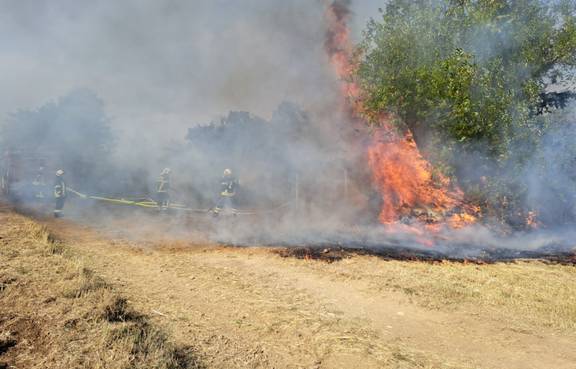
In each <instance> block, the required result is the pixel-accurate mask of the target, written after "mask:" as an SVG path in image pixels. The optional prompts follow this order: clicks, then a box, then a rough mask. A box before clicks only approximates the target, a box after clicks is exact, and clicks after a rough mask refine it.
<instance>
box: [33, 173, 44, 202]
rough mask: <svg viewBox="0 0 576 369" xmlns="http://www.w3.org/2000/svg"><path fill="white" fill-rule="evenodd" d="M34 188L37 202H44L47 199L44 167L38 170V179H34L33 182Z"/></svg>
mask: <svg viewBox="0 0 576 369" xmlns="http://www.w3.org/2000/svg"><path fill="white" fill-rule="evenodd" d="M32 186H34V197H35V198H36V199H37V200H44V198H45V197H46V193H45V191H46V179H45V178H44V167H40V168H38V172H36V177H34V181H32Z"/></svg>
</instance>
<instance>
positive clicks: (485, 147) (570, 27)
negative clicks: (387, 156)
mask: <svg viewBox="0 0 576 369" xmlns="http://www.w3.org/2000/svg"><path fill="white" fill-rule="evenodd" d="M361 50H362V51H363V54H362V60H361V65H360V68H359V70H358V80H359V82H360V83H361V85H362V87H363V89H364V91H365V92H366V96H365V97H364V98H365V106H366V107H367V109H368V111H370V112H373V113H375V115H376V113H378V112H381V111H389V112H392V113H394V114H395V115H396V116H397V117H399V118H400V119H399V122H401V124H402V125H403V126H405V127H407V128H408V129H410V130H411V131H412V133H413V134H414V137H415V139H416V142H417V143H418V145H419V146H420V147H424V146H426V145H427V144H429V143H430V142H438V140H440V139H441V140H442V142H443V143H444V149H443V152H442V153H439V152H438V151H436V152H435V153H436V154H437V155H440V156H441V157H443V158H446V157H449V156H451V155H452V156H454V151H455V150H459V152H462V151H463V152H472V151H475V152H482V154H483V155H485V156H486V157H490V158H496V159H497V160H499V161H502V162H503V161H505V160H506V159H507V158H508V156H509V154H510V150H511V148H512V147H514V146H515V141H518V140H521V141H523V142H524V143H526V142H527V140H528V141H529V140H533V141H534V140H535V137H537V136H538V135H540V134H541V133H542V131H543V130H544V129H545V127H546V125H547V121H548V120H547V119H546V118H545V117H542V116H541V115H539V114H538V113H542V112H545V111H548V110H550V109H552V110H553V109H554V108H556V107H563V106H564V105H565V101H564V100H566V99H567V98H570V97H572V95H571V94H570V93H560V94H559V93H557V92H558V91H556V92H553V91H551V89H553V88H556V89H558V88H562V86H564V88H574V82H575V81H574V78H573V77H574V73H573V71H574V69H573V68H574V67H575V66H576V4H575V3H574V2H573V1H557V2H545V1H541V0H514V1H506V0H392V1H390V2H389V3H388V5H386V7H385V9H384V10H382V18H381V19H380V20H379V21H375V20H372V21H371V22H370V23H369V25H368V28H367V30H366V32H365V37H364V40H363V43H362V45H361ZM567 86H568V87H567Z"/></svg>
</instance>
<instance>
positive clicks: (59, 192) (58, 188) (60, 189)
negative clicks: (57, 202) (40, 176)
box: [54, 177, 68, 199]
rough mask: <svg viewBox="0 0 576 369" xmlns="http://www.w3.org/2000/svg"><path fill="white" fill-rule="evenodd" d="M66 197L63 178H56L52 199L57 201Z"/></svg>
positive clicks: (66, 191) (66, 192)
mask: <svg viewBox="0 0 576 369" xmlns="http://www.w3.org/2000/svg"><path fill="white" fill-rule="evenodd" d="M66 196H68V189H67V188H66V182H65V181H64V178H63V177H56V180H55V181H54V197H55V198H57V199H65V198H66Z"/></svg>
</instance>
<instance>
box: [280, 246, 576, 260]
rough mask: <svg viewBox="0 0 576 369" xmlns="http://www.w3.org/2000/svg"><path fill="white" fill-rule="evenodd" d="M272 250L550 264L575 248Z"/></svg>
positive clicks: (573, 255)
mask: <svg viewBox="0 0 576 369" xmlns="http://www.w3.org/2000/svg"><path fill="white" fill-rule="evenodd" d="M274 252H275V253H276V254H278V255H280V256H281V257H286V258H296V259H304V260H319V261H324V262H327V263H333V262H337V261H340V260H342V259H346V258H351V257H354V256H361V255H364V256H375V257H378V258H380V259H383V260H398V261H414V262H416V261H418V262H428V263H441V262H459V263H474V264H493V263H510V262H514V261H517V260H539V261H543V262H548V263H552V264H562V265H576V252H575V251H562V250H560V247H556V246H547V247H544V248H541V249H538V250H532V251H528V250H513V249H505V248H488V249H474V248H472V249H471V248H468V249H466V248H459V249H458V250H456V248H454V250H451V251H450V250H444V251H440V250H434V249H432V248H431V249H416V248H410V247H399V246H380V247H370V248H360V247H346V246H344V247H343V246H336V247H335V246H334V245H330V244H326V245H315V246H290V247H279V248H277V249H275V250H274Z"/></svg>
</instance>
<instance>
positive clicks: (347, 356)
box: [49, 222, 576, 369]
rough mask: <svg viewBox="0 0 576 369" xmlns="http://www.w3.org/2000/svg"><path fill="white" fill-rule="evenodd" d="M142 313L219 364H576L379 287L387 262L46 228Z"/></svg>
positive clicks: (569, 340)
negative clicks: (149, 243) (143, 243)
mask: <svg viewBox="0 0 576 369" xmlns="http://www.w3.org/2000/svg"><path fill="white" fill-rule="evenodd" d="M49 226H50V227H51V228H52V231H53V232H54V233H55V234H56V236H57V237H59V238H62V239H64V240H66V241H67V243H69V244H70V245H71V246H72V247H73V248H74V249H76V250H78V251H79V252H81V253H82V254H83V255H87V256H88V257H90V258H91V260H93V262H94V265H93V268H94V269H96V270H97V271H98V272H99V273H100V274H102V275H103V276H104V277H105V278H106V279H108V280H110V281H113V282H114V283H115V284H117V285H118V286H119V287H120V288H121V289H123V290H124V291H123V293H124V294H125V295H127V296H129V298H130V300H131V303H132V304H134V305H135V306H136V307H137V308H138V309H139V310H141V311H147V312H149V313H150V314H151V315H153V316H155V318H154V319H155V320H156V321H157V323H158V324H161V325H163V326H165V327H166V328H167V329H168V330H169V331H171V332H172V333H173V335H174V337H175V339H176V340H177V341H180V342H183V343H186V344H191V345H193V346H194V347H195V348H196V349H197V350H198V351H199V352H200V353H201V354H203V356H204V358H203V359H204V361H205V362H206V363H207V364H208V366H209V367H213V368H235V367H237V368H351V367H361V368H382V367H390V368H413V367H416V368H419V367H422V368H428V367H464V368H468V367H470V368H507V369H509V368H522V369H525V368H576V351H575V350H574V347H575V342H576V338H575V337H574V336H570V335H567V334H561V333H558V332H556V331H554V330H551V329H550V330H542V329H539V330H537V331H536V330H534V331H532V330H518V329H514V327H512V326H508V325H507V324H506V322H502V321H501V320H499V319H497V318H495V319H493V320H487V319H486V318H485V317H486V316H487V315H489V314H486V312H481V311H474V310H471V311H466V312H462V311H459V312H455V313H446V312H440V311H434V310H429V309H425V308H423V307H420V306H418V305H415V304H413V303H411V302H410V300H409V297H408V296H407V295H405V294H402V293H399V292H393V291H386V290H378V289H375V288H374V284H375V283H377V281H378V278H377V277H378V273H380V272H379V269H380V268H379V266H381V265H382V263H385V261H382V260H379V259H376V258H374V257H355V258H352V259H346V260H343V261H341V262H338V263H334V264H325V263H322V262H316V261H305V260H296V259H283V258H280V257H279V256H277V255H275V254H272V253H271V252H270V251H269V250H266V249H256V248H246V249H232V248H224V247H218V246H189V247H185V246H182V245H177V246H174V245H170V244H165V245H157V246H158V247H153V248H150V247H146V248H142V247H139V245H138V243H133V242H128V241H122V240H106V239H103V238H101V237H99V236H98V235H97V234H96V233H94V232H92V231H90V230H89V229H88V228H86V227H79V226H74V225H70V224H65V223H62V222H59V223H54V222H50V223H49Z"/></svg>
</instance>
